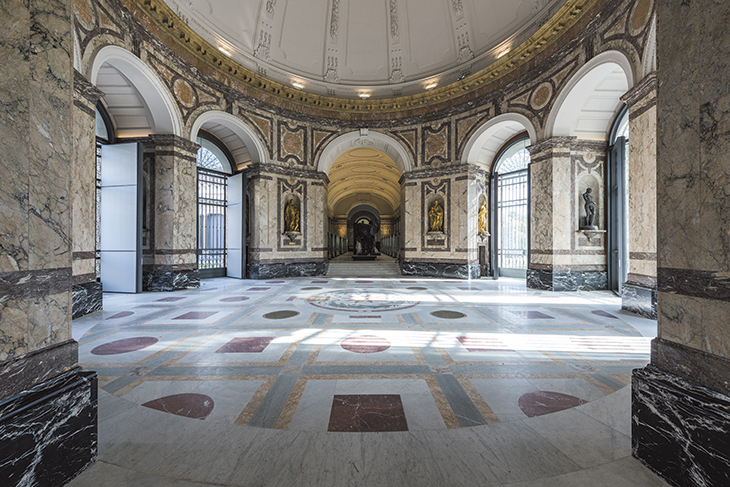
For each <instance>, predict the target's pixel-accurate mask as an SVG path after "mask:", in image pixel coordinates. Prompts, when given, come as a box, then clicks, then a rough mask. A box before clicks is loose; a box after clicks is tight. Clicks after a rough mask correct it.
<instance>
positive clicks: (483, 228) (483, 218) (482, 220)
mask: <svg viewBox="0 0 730 487" xmlns="http://www.w3.org/2000/svg"><path fill="white" fill-rule="evenodd" d="M478 232H479V233H487V202H486V201H482V204H481V205H480V206H479V225H478Z"/></svg>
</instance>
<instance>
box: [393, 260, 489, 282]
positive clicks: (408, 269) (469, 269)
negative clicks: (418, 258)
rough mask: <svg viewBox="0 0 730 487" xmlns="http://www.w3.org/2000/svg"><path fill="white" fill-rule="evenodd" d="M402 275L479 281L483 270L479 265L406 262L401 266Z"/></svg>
mask: <svg viewBox="0 0 730 487" xmlns="http://www.w3.org/2000/svg"><path fill="white" fill-rule="evenodd" d="M401 273H402V274H403V275H404V276H422V277H443V278H448V279H479V275H480V274H481V268H480V266H479V264H449V263H444V262H413V261H405V262H403V263H402V264H401Z"/></svg>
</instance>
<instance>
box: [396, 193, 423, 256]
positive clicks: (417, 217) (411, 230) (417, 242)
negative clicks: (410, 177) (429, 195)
mask: <svg viewBox="0 0 730 487" xmlns="http://www.w3.org/2000/svg"><path fill="white" fill-rule="evenodd" d="M401 195H402V196H401V201H402V203H401V210H400V211H401V215H402V224H403V232H402V235H403V248H402V250H403V252H404V253H403V256H404V257H408V256H410V255H411V254H412V253H414V252H418V251H419V250H420V249H421V220H422V219H423V213H422V211H421V189H420V187H419V186H418V183H417V182H415V181H405V182H403V184H402V185H401Z"/></svg>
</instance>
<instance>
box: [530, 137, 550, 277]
mask: <svg viewBox="0 0 730 487" xmlns="http://www.w3.org/2000/svg"><path fill="white" fill-rule="evenodd" d="M532 159H533V162H532V163H530V242H529V243H530V249H531V250H532V252H531V253H530V261H531V263H539V264H552V257H553V254H552V253H548V254H540V253H538V252H535V251H536V250H538V251H539V250H551V249H552V248H553V224H552V221H553V217H552V216H553V197H552V194H553V171H552V160H551V159H550V158H549V156H542V155H541V154H539V153H538V152H533V153H532Z"/></svg>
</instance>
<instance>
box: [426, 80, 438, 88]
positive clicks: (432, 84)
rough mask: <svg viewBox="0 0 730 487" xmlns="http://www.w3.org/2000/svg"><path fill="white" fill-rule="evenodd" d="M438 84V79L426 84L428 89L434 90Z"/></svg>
mask: <svg viewBox="0 0 730 487" xmlns="http://www.w3.org/2000/svg"><path fill="white" fill-rule="evenodd" d="M437 86H438V82H437V81H434V82H433V83H429V84H427V85H426V89H427V90H432V89H434V88H436V87H437Z"/></svg>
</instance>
